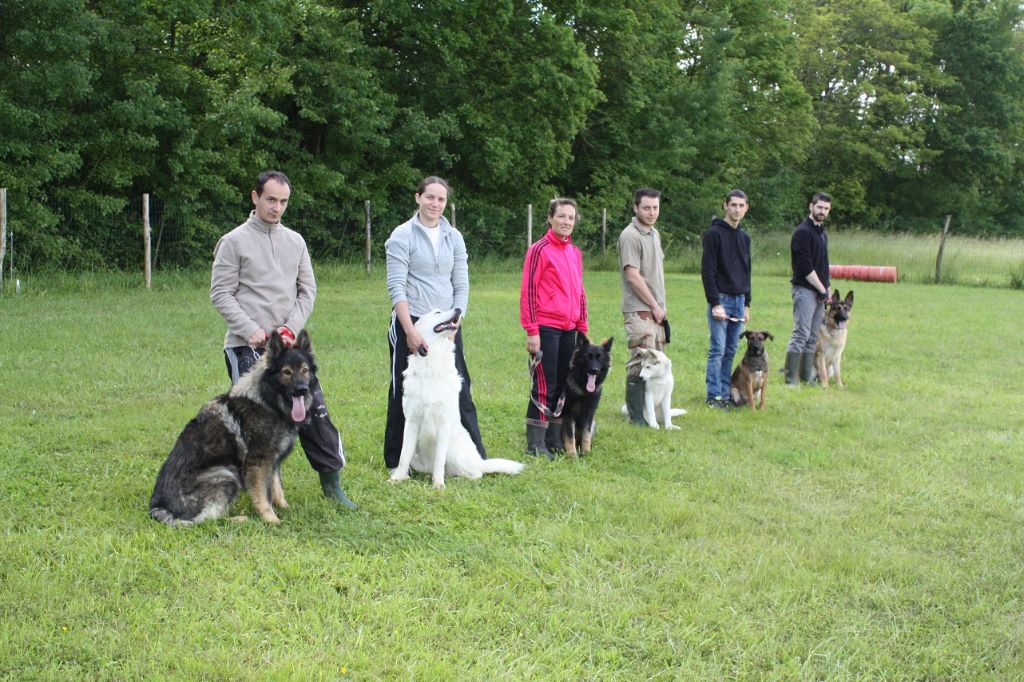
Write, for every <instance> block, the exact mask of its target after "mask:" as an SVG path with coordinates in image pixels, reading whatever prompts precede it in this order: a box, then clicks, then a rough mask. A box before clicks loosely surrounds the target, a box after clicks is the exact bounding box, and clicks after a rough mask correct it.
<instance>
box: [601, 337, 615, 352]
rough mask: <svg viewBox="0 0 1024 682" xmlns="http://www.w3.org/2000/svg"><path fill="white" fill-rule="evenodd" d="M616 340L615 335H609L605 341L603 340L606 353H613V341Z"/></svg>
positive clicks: (602, 346)
mask: <svg viewBox="0 0 1024 682" xmlns="http://www.w3.org/2000/svg"><path fill="white" fill-rule="evenodd" d="M614 340H615V337H613V336H609V337H608V338H607V339H605V340H604V341H602V342H601V348H604V350H605V352H606V353H611V352H612V341H614Z"/></svg>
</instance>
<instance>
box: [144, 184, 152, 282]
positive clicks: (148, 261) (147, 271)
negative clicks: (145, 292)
mask: <svg viewBox="0 0 1024 682" xmlns="http://www.w3.org/2000/svg"><path fill="white" fill-rule="evenodd" d="M151 237H152V233H151V230H150V227H149V193H148V192H147V193H145V194H143V195H142V277H143V278H144V279H145V281H146V288H147V289H149V288H151V286H152V284H153V261H152V251H151V249H150V246H151Z"/></svg>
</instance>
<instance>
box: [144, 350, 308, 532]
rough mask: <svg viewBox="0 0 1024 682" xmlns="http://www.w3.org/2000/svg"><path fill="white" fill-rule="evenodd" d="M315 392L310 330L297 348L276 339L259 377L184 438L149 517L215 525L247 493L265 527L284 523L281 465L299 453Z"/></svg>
mask: <svg viewBox="0 0 1024 682" xmlns="http://www.w3.org/2000/svg"><path fill="white" fill-rule="evenodd" d="M316 384H317V377H316V361H315V359H314V357H313V349H312V347H311V345H310V341H309V334H308V333H307V332H306V330H302V331H301V332H299V336H298V338H297V339H296V340H295V344H294V345H293V346H292V347H290V348H288V347H286V346H285V345H284V343H283V342H282V340H281V337H280V335H279V334H278V333H277V332H276V331H275V332H274V333H273V334H272V335H271V337H270V342H269V344H268V348H267V352H266V353H264V354H263V357H261V358H260V359H259V361H257V362H256V364H255V365H253V367H252V369H251V370H250V371H249V372H248V373H246V374H245V375H243V376H242V377H241V378H240V379H239V380H238V382H237V383H235V385H234V386H232V387H231V390H230V391H229V392H228V393H225V394H224V395H220V396H217V397H216V398H214V399H213V400H211V401H210V402H208V403H206V405H204V406H203V407H202V408H201V409H200V410H199V414H197V415H196V416H195V418H193V419H192V421H190V422H189V423H188V424H187V425H186V426H185V429H184V430H183V431H182V432H181V435H180V436H178V441H177V442H176V443H175V444H174V448H173V449H172V450H171V454H169V455H168V456H167V459H166V460H165V461H164V464H163V466H162V467H160V473H159V474H158V475H157V477H156V488H155V489H154V490H153V496H152V497H151V498H150V500H149V515H150V516H152V517H153V518H154V519H156V520H157V521H160V522H162V523H166V524H168V525H172V526H176V525H192V524H195V523H200V522H201V521H205V520H206V519H215V518H218V517H221V516H224V514H226V513H227V511H228V508H229V507H230V506H231V504H232V502H234V501H235V498H237V497H238V494H239V493H240V492H241V491H242V489H243V488H244V489H245V491H246V492H248V493H249V497H250V499H251V500H252V505H253V507H254V508H255V509H256V512H257V513H258V514H259V515H260V517H261V518H262V519H263V520H264V521H266V522H267V523H280V519H279V518H278V517H277V514H275V513H274V506H277V507H281V508H284V507H287V506H288V504H287V502H285V499H284V489H283V488H282V487H281V462H282V461H283V460H284V458H285V457H287V456H288V454H289V453H290V452H291V451H292V447H293V446H294V445H295V438H296V436H297V434H298V427H299V425H300V424H301V423H302V422H303V421H304V420H305V418H306V410H308V409H309V407H310V405H311V404H312V402H313V398H312V396H311V391H312V390H313V388H315V386H316Z"/></svg>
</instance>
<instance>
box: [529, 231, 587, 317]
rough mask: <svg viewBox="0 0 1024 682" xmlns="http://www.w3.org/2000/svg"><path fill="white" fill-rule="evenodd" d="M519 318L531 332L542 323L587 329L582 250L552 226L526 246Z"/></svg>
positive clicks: (570, 238)
mask: <svg viewBox="0 0 1024 682" xmlns="http://www.w3.org/2000/svg"><path fill="white" fill-rule="evenodd" d="M519 322H520V324H522V326H523V329H525V330H526V333H527V334H528V335H530V336H535V335H536V334H538V333H539V331H538V329H539V327H540V326H541V325H544V326H545V327H554V328H556V329H562V330H566V331H568V330H570V329H575V330H577V331H581V332H583V333H586V332H587V293H586V292H585V291H584V290H583V252H581V251H580V250H579V248H577V247H576V245H574V244H573V243H572V237H569V239H568V240H567V241H563V240H562V238H561V237H559V236H558V235H556V234H555V233H554V231H553V230H551V229H550V228H549V229H548V233H547V234H546V235H544V237H543V238H541V239H540V240H538V241H537V242H535V243H533V244H532V245H530V248H529V249H527V250H526V260H525V261H524V263H523V284H522V287H521V288H520V290H519Z"/></svg>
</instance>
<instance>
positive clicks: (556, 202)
mask: <svg viewBox="0 0 1024 682" xmlns="http://www.w3.org/2000/svg"><path fill="white" fill-rule="evenodd" d="M559 206H572V207H573V208H574V209H575V210H576V217H577V218H578V217H579V215H580V207H579V206H578V205H577V204H576V200H575V199H567V198H566V197H555V198H554V199H552V200H551V201H549V202H548V217H549V218H553V217H554V215H555V211H556V210H558V207H559Z"/></svg>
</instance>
